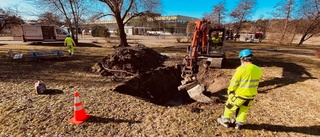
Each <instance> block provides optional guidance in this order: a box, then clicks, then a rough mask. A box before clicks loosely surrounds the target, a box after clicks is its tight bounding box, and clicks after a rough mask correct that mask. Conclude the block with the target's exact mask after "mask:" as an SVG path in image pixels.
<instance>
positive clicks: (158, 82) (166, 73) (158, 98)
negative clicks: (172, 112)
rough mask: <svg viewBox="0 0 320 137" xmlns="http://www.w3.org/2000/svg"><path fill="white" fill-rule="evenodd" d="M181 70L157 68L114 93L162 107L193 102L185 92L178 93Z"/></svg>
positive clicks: (120, 87) (125, 84)
mask: <svg viewBox="0 0 320 137" xmlns="http://www.w3.org/2000/svg"><path fill="white" fill-rule="evenodd" d="M180 75H181V70H180V69H177V68H175V67H166V68H158V69H156V70H153V71H150V72H147V73H143V74H141V75H140V77H139V78H133V79H131V80H129V81H127V82H125V83H124V84H123V85H120V86H118V87H116V88H115V89H114V91H116V92H119V93H123V94H128V95H132V96H135V97H138V98H142V99H144V100H146V101H149V102H152V103H154V104H157V105H163V106H178V105H182V104H186V103H191V102H194V101H193V100H192V99H191V98H190V97H189V95H188V93H187V92H186V91H178V88H177V87H178V86H179V85H180V84H181V80H182V78H181V76H180Z"/></svg>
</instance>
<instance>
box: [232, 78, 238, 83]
mask: <svg viewBox="0 0 320 137" xmlns="http://www.w3.org/2000/svg"><path fill="white" fill-rule="evenodd" d="M231 81H233V82H239V80H237V79H234V78H233V79H231Z"/></svg>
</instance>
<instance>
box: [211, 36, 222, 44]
mask: <svg viewBox="0 0 320 137" xmlns="http://www.w3.org/2000/svg"><path fill="white" fill-rule="evenodd" d="M212 42H213V43H221V42H222V40H221V38H219V37H217V38H215V37H212Z"/></svg>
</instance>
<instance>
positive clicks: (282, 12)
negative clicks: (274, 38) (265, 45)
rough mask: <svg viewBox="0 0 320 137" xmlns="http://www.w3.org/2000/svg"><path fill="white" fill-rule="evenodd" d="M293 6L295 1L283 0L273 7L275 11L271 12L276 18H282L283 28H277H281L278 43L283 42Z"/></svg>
mask: <svg viewBox="0 0 320 137" xmlns="http://www.w3.org/2000/svg"><path fill="white" fill-rule="evenodd" d="M294 8H295V1H294V0H285V2H283V1H282V2H279V3H278V4H277V5H276V6H275V9H276V11H275V12H274V13H273V14H274V16H275V17H276V18H280V19H283V20H284V23H283V28H281V29H279V30H282V32H281V36H280V39H279V43H280V44H283V41H284V38H285V37H286V33H287V30H288V28H289V22H290V20H291V19H292V14H293V12H294V10H295V9H294Z"/></svg>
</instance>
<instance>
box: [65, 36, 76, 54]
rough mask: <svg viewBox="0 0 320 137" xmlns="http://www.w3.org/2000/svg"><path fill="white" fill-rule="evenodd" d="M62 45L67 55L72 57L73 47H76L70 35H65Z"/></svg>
mask: <svg viewBox="0 0 320 137" xmlns="http://www.w3.org/2000/svg"><path fill="white" fill-rule="evenodd" d="M64 45H65V46H67V47H68V52H69V55H70V56H72V55H73V52H74V46H76V44H75V43H74V41H73V39H72V38H71V37H70V35H67V37H66V39H65V40H64Z"/></svg>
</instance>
